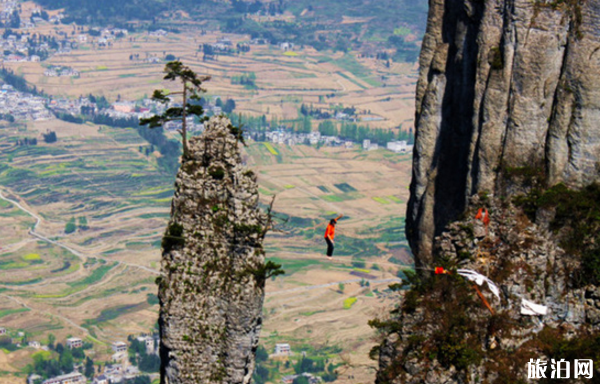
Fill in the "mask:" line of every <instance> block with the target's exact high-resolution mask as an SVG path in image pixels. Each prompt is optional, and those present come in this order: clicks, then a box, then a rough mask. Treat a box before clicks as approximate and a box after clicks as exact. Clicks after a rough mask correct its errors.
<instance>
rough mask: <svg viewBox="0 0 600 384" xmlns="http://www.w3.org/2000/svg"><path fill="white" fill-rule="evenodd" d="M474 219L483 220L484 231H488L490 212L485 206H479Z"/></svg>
mask: <svg viewBox="0 0 600 384" xmlns="http://www.w3.org/2000/svg"><path fill="white" fill-rule="evenodd" d="M475 220H481V221H482V222H483V225H484V226H485V232H486V234H487V233H488V231H489V228H488V226H489V225H490V214H489V212H488V210H487V208H479V211H477V215H476V216H475Z"/></svg>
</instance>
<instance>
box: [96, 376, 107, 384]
mask: <svg viewBox="0 0 600 384" xmlns="http://www.w3.org/2000/svg"><path fill="white" fill-rule="evenodd" d="M92 384H109V383H108V377H106V376H104V375H100V376H98V377H96V378H95V379H94V381H92Z"/></svg>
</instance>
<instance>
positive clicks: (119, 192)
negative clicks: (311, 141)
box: [0, 25, 416, 384]
mask: <svg viewBox="0 0 600 384" xmlns="http://www.w3.org/2000/svg"><path fill="white" fill-rule="evenodd" d="M45 28H47V29H49V30H52V31H53V33H56V32H57V31H59V30H62V29H64V28H67V29H68V28H70V27H65V26H50V25H47V26H46V27H45ZM221 37H223V35H222V34H217V33H212V34H211V33H208V34H207V35H203V36H198V35H197V34H193V33H189V32H187V31H184V33H182V34H172V35H169V36H167V37H166V38H160V39H157V38H151V37H149V36H147V35H143V34H134V35H132V36H130V37H128V38H127V39H123V40H118V41H117V42H116V43H114V45H113V46H112V47H110V48H103V49H99V48H97V47H95V46H92V45H86V44H83V45H81V49H79V50H75V51H73V52H72V53H71V54H66V55H61V56H55V57H53V58H52V59H51V60H50V61H49V63H47V64H54V65H66V66H71V67H73V68H75V69H77V70H79V71H80V72H81V77H79V78H47V77H44V76H43V70H44V68H43V66H42V64H40V63H6V64H5V65H7V66H11V67H12V68H13V69H14V70H15V72H16V73H19V74H22V75H24V76H25V78H26V79H27V80H28V81H30V82H32V83H35V84H36V85H37V86H38V88H40V89H43V90H44V91H45V92H46V93H48V94H52V95H57V96H58V95H63V96H71V97H76V96H79V95H85V94H89V93H92V94H95V95H105V96H107V97H108V98H109V99H111V100H114V99H116V97H117V95H119V96H121V98H123V99H129V100H133V99H138V98H140V97H143V96H144V95H148V94H150V93H151V92H152V90H153V89H155V88H158V87H163V88H167V87H169V86H170V84H169V83H163V82H161V81H160V79H161V77H162V68H163V63H162V62H159V63H157V64H149V63H144V62H141V61H137V60H130V55H131V54H139V55H140V57H142V58H146V57H152V56H155V57H159V58H161V59H162V58H164V56H165V55H167V54H173V55H175V56H176V57H178V58H180V59H181V60H183V61H184V62H185V63H186V64H188V65H190V66H191V67H192V68H193V69H194V70H196V71H198V72H200V73H203V74H209V75H211V76H212V77H213V79H212V80H211V82H210V83H208V84H207V86H208V88H209V93H210V94H211V95H218V96H221V97H222V98H224V99H225V98H230V97H231V98H234V99H235V100H236V104H237V108H236V112H242V113H246V114H251V115H256V114H266V115H267V117H268V118H271V117H274V116H277V117H278V118H280V119H282V118H283V119H286V118H289V119H295V118H296V117H297V114H298V108H299V106H300V104H302V103H305V104H312V105H313V106H314V107H315V108H328V107H330V106H332V105H339V104H342V105H344V106H355V107H357V109H359V110H360V111H361V113H364V114H365V115H368V116H378V117H381V120H380V121H375V122H373V123H372V124H371V126H372V127H380V128H395V127H397V126H398V125H399V124H400V123H403V124H405V125H404V126H405V127H406V126H410V125H411V124H412V118H413V115H414V107H413V93H414V87H415V81H416V79H415V73H416V72H415V69H416V68H414V67H413V66H408V65H404V64H393V65H392V67H391V68H386V67H385V66H384V65H383V64H382V63H378V62H377V61H375V60H372V59H361V58H356V57H354V56H349V55H350V54H343V53H327V54H324V53H322V52H316V51H314V50H312V49H311V48H306V49H298V50H297V51H295V52H294V54H290V53H287V54H285V53H284V52H282V51H279V50H278V49H276V48H272V47H268V46H252V50H251V52H249V53H246V54H242V55H239V56H219V57H218V58H217V60H216V61H206V62H205V61H202V58H201V56H202V55H201V54H200V53H198V52H197V48H198V46H199V45H200V44H203V43H213V42H215V41H216V40H217V39H218V38H221ZM227 37H229V38H230V39H231V40H232V41H233V42H234V44H235V43H237V42H240V41H246V40H248V37H247V36H227ZM247 73H255V75H256V87H255V89H246V88H244V87H243V86H242V85H239V84H232V78H233V77H235V76H240V75H242V74H247ZM384 85H385V86H384ZM48 129H50V130H53V131H55V132H56V133H57V136H58V142H57V143H54V144H45V143H43V141H42V140H38V141H39V144H38V145H37V146H32V147H31V146H30V147H17V146H15V145H14V143H15V141H16V139H17V138H23V137H39V136H40V133H42V132H46V131H47V130H48ZM147 145H148V143H146V142H145V141H144V140H143V139H142V138H141V137H140V136H139V135H138V134H137V132H136V131H135V130H133V129H113V128H108V127H98V126H96V125H91V124H89V125H88V124H84V125H77V124H71V123H66V122H62V121H58V120H51V121H45V122H35V123H29V124H21V125H19V126H0V193H2V196H3V198H2V199H0V227H1V228H2V231H0V272H1V273H2V278H1V279H0V326H4V327H7V328H9V329H12V330H22V331H25V332H27V333H28V337H29V339H30V340H39V341H42V342H44V341H45V340H46V338H47V337H48V334H50V333H52V334H54V335H55V336H56V337H57V340H58V341H62V340H64V338H66V337H67V336H70V335H73V336H79V337H82V338H85V339H86V340H88V341H91V342H93V343H94V349H95V350H96V357H95V360H96V361H102V360H109V355H110V353H111V350H110V347H109V346H110V342H112V341H117V340H124V339H126V337H127V335H128V334H135V333H141V332H148V331H149V330H151V329H152V328H153V327H154V326H155V323H156V319H157V312H158V305H157V304H156V297H155V294H156V286H155V284H154V279H155V278H156V276H157V274H158V273H159V269H160V240H161V237H162V233H163V231H164V228H165V226H166V222H167V220H168V216H169V206H170V199H171V196H172V193H173V189H172V185H173V179H174V178H173V175H169V174H166V173H163V172H162V171H161V170H160V168H159V166H158V163H157V161H158V159H157V155H155V154H150V155H149V156H146V155H145V154H142V153H141V151H139V147H140V146H147ZM245 151H246V154H245V159H246V160H247V163H248V165H249V166H251V167H253V168H255V169H256V171H257V174H258V175H259V183H260V192H261V194H262V197H261V201H262V202H263V203H264V204H268V202H270V199H271V198H272V196H273V195H276V199H275V205H274V208H275V212H276V218H277V226H276V230H275V231H274V232H272V233H271V234H270V235H269V236H268V237H267V249H268V256H269V257H271V258H273V259H274V260H275V261H276V262H279V263H281V264H283V267H284V269H285V270H286V275H284V276H283V277H280V278H278V279H276V280H274V281H269V282H268V284H267V291H268V293H267V300H266V305H265V312H264V314H265V322H264V330H263V338H262V343H263V345H265V346H266V347H267V348H268V349H272V347H273V346H274V344H275V343H277V342H289V343H290V344H291V345H292V348H293V349H294V350H296V351H300V350H314V349H321V350H326V351H331V350H336V351H337V350H338V349H339V350H341V352H340V353H335V354H334V353H331V359H333V361H334V362H335V363H336V364H341V366H340V372H343V373H344V375H342V376H340V379H339V380H338V382H339V383H345V382H347V383H350V382H352V383H355V382H369V381H373V371H372V369H371V368H372V367H373V366H374V362H372V361H370V360H369V359H368V351H369V349H370V348H371V346H372V345H373V344H374V342H373V337H374V336H375V335H374V332H373V330H371V329H370V328H369V327H368V325H367V321H368V320H369V319H370V318H373V317H374V316H375V315H377V314H379V313H382V312H383V311H384V309H383V308H385V307H387V306H389V305H390V304H391V303H392V299H391V297H390V295H389V293H386V292H385V289H386V287H387V285H388V284H389V283H390V282H391V281H393V280H394V279H396V276H397V275H398V274H399V269H401V268H403V267H404V266H406V265H410V262H411V260H410V254H409V253H408V252H407V246H406V242H405V240H404V235H403V232H404V222H403V219H402V217H403V216H404V212H405V202H406V201H407V199H408V189H407V185H408V179H409V174H410V158H409V156H406V155H397V154H392V153H390V152H386V151H383V150H381V151H372V152H364V151H361V150H359V149H341V148H327V147H323V148H320V149H317V148H314V147H309V146H295V147H289V146H286V145H276V144H267V145H265V143H249V145H248V146H247V147H246V148H245ZM13 202H14V203H13ZM17 203H18V204H19V205H20V207H18V206H17V205H15V204H17ZM339 213H343V214H344V215H345V217H344V218H343V219H342V220H341V221H340V223H339V226H338V228H337V231H336V251H335V256H336V257H335V258H334V259H333V260H328V259H325V258H324V255H323V253H324V242H323V232H324V228H325V224H326V223H327V221H328V220H329V219H330V218H332V217H334V216H336V215H337V214H339ZM38 218H39V222H38ZM70 221H71V222H72V223H74V225H75V230H74V231H72V232H71V231H70V230H69V231H66V229H67V228H68V226H67V223H69V222H70ZM67 232H70V233H67ZM357 265H360V266H361V267H360V268H358V269H357V267H356V266H357ZM364 276H367V279H370V280H369V283H370V284H369V285H370V286H368V287H367V286H365V285H364V279H365V277H364ZM340 282H342V283H343V285H344V289H343V290H340V288H339V283H340ZM328 353H329V352H328ZM32 354H33V350H29V349H21V350H19V351H16V352H12V353H6V352H5V351H1V350H0V372H3V373H4V372H8V373H7V375H6V377H9V378H16V377H20V378H22V377H23V375H24V367H25V365H26V363H27V362H29V361H31V356H32ZM348 377H354V379H348ZM20 378H19V380H21V379H20ZM15 380H17V379H15ZM0 383H2V384H4V383H3V382H2V381H1V380H0ZM11 384H12V383H11Z"/></svg>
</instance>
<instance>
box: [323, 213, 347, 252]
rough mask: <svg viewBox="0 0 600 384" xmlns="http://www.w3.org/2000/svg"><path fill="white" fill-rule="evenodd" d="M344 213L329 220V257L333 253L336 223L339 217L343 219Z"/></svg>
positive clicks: (326, 233) (326, 234) (327, 239)
mask: <svg viewBox="0 0 600 384" xmlns="http://www.w3.org/2000/svg"><path fill="white" fill-rule="evenodd" d="M343 216H344V215H339V216H338V217H336V218H335V219H331V220H330V221H329V225H327V229H326V230H325V241H326V242H327V257H331V256H332V255H333V248H334V244H335V243H334V241H333V238H334V237H335V224H336V223H337V221H338V220H339V219H341V218H342V217H343Z"/></svg>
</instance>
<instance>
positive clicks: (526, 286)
mask: <svg viewBox="0 0 600 384" xmlns="http://www.w3.org/2000/svg"><path fill="white" fill-rule="evenodd" d="M420 66H421V69H420V71H421V72H420V78H419V82H418V86H417V98H416V123H415V124H416V135H417V136H416V142H415V152H414V159H413V179H412V183H411V187H410V188H411V198H410V201H409V203H408V210H407V237H408V239H409V242H410V245H411V248H412V250H413V253H414V255H415V261H416V264H417V266H418V267H420V268H419V269H418V270H417V272H418V274H417V275H416V276H414V277H412V278H411V281H410V283H411V289H410V290H409V291H400V296H401V301H400V304H399V307H398V308H397V309H396V310H394V311H392V313H391V314H390V316H389V317H388V318H385V319H376V320H375V321H374V322H373V323H372V324H373V325H374V326H375V327H377V328H378V329H379V330H381V331H383V333H384V334H385V335H386V336H385V338H384V340H383V342H382V343H381V345H380V346H379V347H378V356H379V371H378V374H377V383H378V384H384V383H385V384H388V383H390V384H400V383H410V384H413V383H414V384H420V383H428V384H442V383H443V384H458V383H479V382H482V383H523V382H528V371H527V363H528V362H529V361H530V359H541V360H542V361H547V362H548V371H547V372H546V373H547V376H546V377H547V378H549V379H550V377H551V376H550V375H551V371H552V369H551V363H550V362H551V359H556V361H558V360H560V359H566V360H567V361H570V364H573V360H574V359H583V357H578V356H586V357H585V358H586V359H593V360H598V359H600V288H599V286H600V185H599V184H597V182H598V181H599V179H600V172H599V171H600V1H598V0H587V1H578V0H553V1H551V2H547V1H543V0H534V1H530V0H482V1H469V0H430V10H429V19H428V25H427V33H426V36H425V38H424V41H423V46H422V51H421V57H420ZM479 208H486V209H487V210H488V211H489V212H490V216H489V217H490V222H489V226H488V227H487V228H485V227H484V224H482V222H481V221H480V220H476V218H475V216H476V213H477V212H478V209H479ZM434 266H435V267H444V268H445V270H446V271H448V273H447V274H440V275H438V274H433V273H431V272H428V270H429V271H432V270H433V267H434ZM459 269H469V270H473V271H476V272H478V273H481V274H482V275H484V276H485V277H487V278H489V279H490V280H491V281H493V282H494V283H495V284H496V286H497V287H498V291H499V292H497V293H498V295H497V296H496V295H494V294H493V292H492V290H491V289H488V288H484V287H483V286H482V287H477V289H479V290H480V291H481V292H479V291H477V290H476V289H475V287H476V286H475V284H474V283H472V282H469V281H468V280H467V279H465V278H463V277H461V276H460V275H459V274H458V273H457V272H458V270H459ZM482 297H483V298H484V299H485V300H487V304H486V303H485V302H484V301H485V300H484V299H482ZM523 300H526V301H530V302H533V303H536V304H538V305H541V306H544V307H546V309H547V313H546V314H545V315H541V314H538V315H535V316H533V315H532V313H527V311H524V312H523V310H522V308H521V306H522V303H523ZM542 312H543V311H542ZM373 352H377V351H376V350H374V351H373ZM594 373H595V374H596V375H598V374H599V373H600V371H598V369H597V368H596V370H595V372H594ZM563 377H564V376H563ZM571 378H574V377H573V375H571ZM572 382H575V383H583V382H585V381H584V380H582V379H581V378H580V379H578V380H573V381H572Z"/></svg>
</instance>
